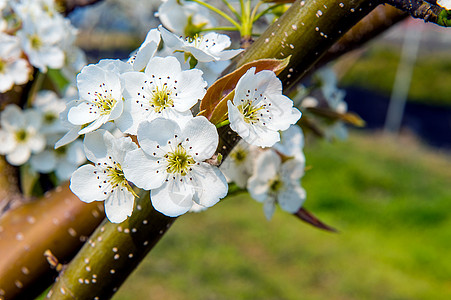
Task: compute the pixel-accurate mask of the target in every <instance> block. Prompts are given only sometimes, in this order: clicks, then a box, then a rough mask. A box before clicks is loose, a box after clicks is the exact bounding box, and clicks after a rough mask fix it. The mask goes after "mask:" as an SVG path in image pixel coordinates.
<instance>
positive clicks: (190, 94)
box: [174, 69, 207, 112]
mask: <svg viewBox="0 0 451 300" xmlns="http://www.w3.org/2000/svg"><path fill="white" fill-rule="evenodd" d="M206 86H207V82H206V81H205V80H204V79H203V78H202V71H200V70H197V69H192V70H186V71H183V72H182V73H181V74H180V77H179V78H178V82H177V90H178V91H179V93H177V96H174V108H175V109H176V110H178V111H180V112H182V111H187V110H189V109H190V108H191V107H193V105H194V104H196V103H197V102H198V101H199V100H200V99H202V98H203V97H204V95H205V93H206V90H205V87H206Z"/></svg>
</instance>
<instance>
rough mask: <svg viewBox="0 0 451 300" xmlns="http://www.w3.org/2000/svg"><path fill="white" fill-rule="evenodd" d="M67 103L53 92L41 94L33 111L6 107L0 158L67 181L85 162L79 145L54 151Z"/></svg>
mask: <svg viewBox="0 0 451 300" xmlns="http://www.w3.org/2000/svg"><path fill="white" fill-rule="evenodd" d="M69 98H70V97H69ZM66 102H67V100H65V99H62V98H59V97H58V96H57V95H56V94H55V93H54V92H52V91H48V90H42V91H40V92H38V94H37V95H36V98H35V99H34V101H33V107H32V108H27V109H24V110H22V109H21V108H19V107H18V106H17V105H14V104H10V105H8V106H7V107H6V108H5V110H3V111H2V113H1V114H0V124H1V128H0V154H2V155H5V156H6V160H7V161H8V162H9V163H10V164H12V165H15V166H20V165H24V164H29V165H30V167H31V169H32V171H34V172H39V173H44V174H47V173H51V172H55V175H56V176H57V178H58V179H59V180H60V181H64V180H68V179H69V178H70V177H71V175H72V173H73V172H74V171H75V170H76V169H77V168H78V166H79V165H80V164H82V163H84V162H85V160H86V159H85V156H84V153H83V146H82V143H81V142H80V141H76V142H74V143H72V144H70V145H67V146H66V147H61V148H59V149H57V150H55V149H54V144H55V142H56V141H57V140H58V139H60V138H61V137H62V135H63V134H64V131H65V128H64V127H63V126H62V123H61V121H60V119H59V114H60V113H61V112H62V111H64V109H65V107H66Z"/></svg>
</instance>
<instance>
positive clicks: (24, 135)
mask: <svg viewBox="0 0 451 300" xmlns="http://www.w3.org/2000/svg"><path fill="white" fill-rule="evenodd" d="M27 137H28V133H27V132H26V131H25V130H24V129H21V130H19V131H17V132H16V140H17V141H18V142H23V141H25V140H26V139H27Z"/></svg>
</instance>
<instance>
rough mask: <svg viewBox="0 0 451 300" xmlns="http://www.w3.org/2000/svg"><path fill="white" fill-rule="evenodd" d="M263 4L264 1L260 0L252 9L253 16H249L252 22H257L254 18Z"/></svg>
mask: <svg viewBox="0 0 451 300" xmlns="http://www.w3.org/2000/svg"><path fill="white" fill-rule="evenodd" d="M262 4H263V1H258V3H257V4H256V5H255V6H254V8H253V9H252V13H251V16H250V18H249V21H250V22H251V24H253V23H254V22H255V20H254V18H255V14H256V13H257V11H258V9H259V8H260V6H261V5H262Z"/></svg>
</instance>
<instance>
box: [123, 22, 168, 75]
mask: <svg viewBox="0 0 451 300" xmlns="http://www.w3.org/2000/svg"><path fill="white" fill-rule="evenodd" d="M160 39H161V38H160V31H158V29H151V30H149V32H148V33H147V36H146V39H145V40H144V42H143V43H142V44H141V46H140V47H139V48H138V49H137V50H136V51H135V53H134V54H133V55H132V56H131V57H130V59H129V60H128V63H129V64H131V65H132V66H133V69H134V70H135V71H138V72H141V71H144V69H145V68H146V66H147V64H148V63H149V60H150V59H151V58H152V57H153V56H154V55H155V53H156V52H157V50H158V45H159V44H160Z"/></svg>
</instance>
